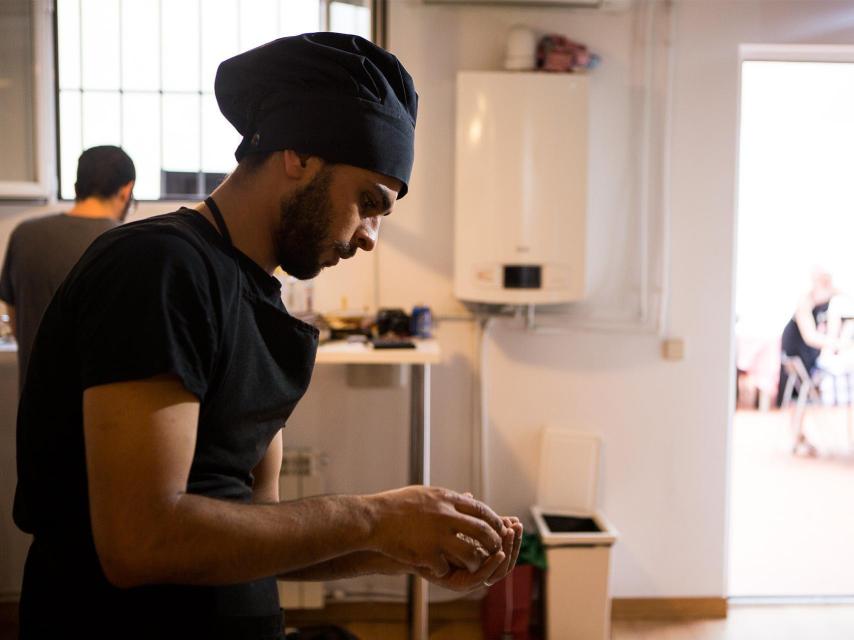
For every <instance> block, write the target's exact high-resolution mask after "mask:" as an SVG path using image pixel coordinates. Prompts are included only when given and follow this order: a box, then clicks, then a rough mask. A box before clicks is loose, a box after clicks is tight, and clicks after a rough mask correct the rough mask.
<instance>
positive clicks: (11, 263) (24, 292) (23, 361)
mask: <svg viewBox="0 0 854 640" xmlns="http://www.w3.org/2000/svg"><path fill="white" fill-rule="evenodd" d="M117 224H118V222H117V221H116V220H113V219H112V218H83V217H80V216H69V215H66V214H64V213H58V214H54V215H49V216H44V217H40V218H35V219H32V220H27V221H25V222H22V223H21V224H19V225H18V226H17V227H15V230H14V231H13V232H12V236H11V237H10V238H9V246H8V247H7V249H6V259H5V261H4V263H3V272H2V274H0V300H3V301H4V302H7V303H8V304H10V305H13V306H14V307H15V337H16V339H17V341H18V375H19V380H20V388H23V385H24V378H25V375H26V371H27V363H28V362H29V359H30V351H31V349H32V346H33V340H34V339H35V337H36V331H37V330H38V327H39V323H40V322H41V318H42V315H43V314H44V311H45V309H47V306H48V304H50V301H51V299H52V298H53V294H54V293H55V292H56V290H57V289H58V288H59V285H60V284H62V281H63V280H65V277H66V276H67V275H68V273H69V272H70V271H71V268H72V267H73V266H74V265H75V264H76V263H77V261H78V260H79V259H80V256H82V255H83V252H84V251H85V250H86V249H87V248H88V247H89V245H90V244H91V243H92V241H93V240H94V239H95V238H97V237H98V236H99V235H101V234H102V233H103V232H104V231H107V230H108V229H112V228H113V227H115V226H116V225H117Z"/></svg>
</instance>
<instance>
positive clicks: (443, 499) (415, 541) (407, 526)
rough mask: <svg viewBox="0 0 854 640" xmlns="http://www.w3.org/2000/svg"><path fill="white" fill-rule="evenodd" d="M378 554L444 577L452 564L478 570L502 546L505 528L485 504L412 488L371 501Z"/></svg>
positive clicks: (449, 493)
mask: <svg viewBox="0 0 854 640" xmlns="http://www.w3.org/2000/svg"><path fill="white" fill-rule="evenodd" d="M371 503H372V506H373V512H374V520H375V523H376V532H375V533H376V535H375V538H376V543H375V550H376V551H379V552H381V553H384V554H385V555H387V556H389V557H391V558H392V559H394V560H397V561H398V562H402V563H404V564H406V565H409V566H412V567H415V568H420V569H427V570H428V571H430V572H431V573H432V574H433V575H436V576H443V575H445V574H446V573H448V571H449V570H450V564H449V563H453V564H454V565H456V566H460V567H465V568H467V569H468V570H469V571H472V572H474V571H477V570H478V569H479V568H480V566H481V563H482V562H483V552H482V550H481V549H480V548H479V547H478V546H476V545H475V544H471V543H469V542H467V541H466V540H464V539H461V538H460V537H458V536H457V533H462V534H463V535H464V536H467V537H468V538H471V539H473V540H475V541H477V543H478V544H479V545H480V546H481V547H482V548H483V549H485V550H486V551H487V552H488V553H489V554H490V555H491V554H494V553H495V552H497V551H499V550H500V549H501V547H502V539H503V537H504V536H505V529H506V527H505V526H504V523H503V522H502V520H501V518H499V517H498V515H496V513H495V512H494V511H493V510H492V509H490V508H489V507H487V506H486V505H485V504H483V503H482V502H478V501H477V500H475V499H474V498H471V497H469V496H464V495H461V494H459V493H455V492H453V491H449V490H447V489H442V488H439V487H423V486H410V487H404V488H402V489H395V490H393V491H386V492H384V493H380V494H376V495H374V496H371Z"/></svg>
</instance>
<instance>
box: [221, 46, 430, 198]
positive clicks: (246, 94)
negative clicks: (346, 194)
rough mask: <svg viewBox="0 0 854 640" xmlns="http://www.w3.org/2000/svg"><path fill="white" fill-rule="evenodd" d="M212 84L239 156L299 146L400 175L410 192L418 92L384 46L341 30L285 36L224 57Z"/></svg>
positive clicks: (336, 159) (326, 157)
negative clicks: (239, 137)
mask: <svg viewBox="0 0 854 640" xmlns="http://www.w3.org/2000/svg"><path fill="white" fill-rule="evenodd" d="M214 90H215V92H216V99H217V102H218V103H219V108H220V111H222V113H223V115H224V116H225V117H226V118H227V119H228V121H229V122H231V124H233V125H234V127H235V128H236V129H237V130H238V131H239V132H240V134H241V135H242V136H243V141H242V142H241V143H240V146H238V147H237V151H235V154H234V155H235V157H236V158H237V161H238V162H239V161H240V160H241V159H242V158H243V157H244V156H246V155H248V154H250V153H261V152H269V151H279V150H282V149H293V150H294V151H298V152H300V153H308V154H311V155H315V156H318V157H320V158H323V159H324V160H326V161H328V162H333V163H344V164H350V165H353V166H356V167H362V168H364V169H369V170H371V171H376V172H378V173H382V174H384V175H387V176H391V177H393V178H397V179H398V180H400V181H401V182H402V183H403V188H402V189H401V191H400V193H399V194H398V198H402V197H403V196H404V195H405V194H406V191H407V183H408V182H409V174H410V172H411V171H412V161H413V155H414V148H413V142H414V138H415V118H416V114H417V110H418V94H416V93H415V85H414V84H413V83H412V78H411V77H410V75H409V74H408V73H407V72H406V69H404V68H403V65H402V64H400V62H399V61H398V59H397V58H396V57H395V56H393V55H392V54H391V53H389V52H388V51H386V50H385V49H382V48H380V47H378V46H377V45H375V44H373V43H372V42H369V41H368V40H365V39H364V38H360V37H359V36H354V35H347V34H343V33H329V32H323V33H305V34H303V35H301V36H292V37H288V38H279V39H278V40H274V41H272V42H268V43H267V44H265V45H262V46H260V47H258V48H256V49H252V50H250V51H247V52H245V53H241V54H239V55H237V56H234V57H233V58H229V59H228V60H226V61H225V62H223V63H222V64H220V65H219V69H218V70H217V74H216V82H215V83H214Z"/></svg>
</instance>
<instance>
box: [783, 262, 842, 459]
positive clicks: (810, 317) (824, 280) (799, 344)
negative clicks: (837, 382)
mask: <svg viewBox="0 0 854 640" xmlns="http://www.w3.org/2000/svg"><path fill="white" fill-rule="evenodd" d="M838 293H839V291H838V289H837V288H836V287H835V286H834V284H833V276H832V275H831V274H830V273H829V272H828V271H827V270H826V269H823V268H821V267H815V268H813V272H812V286H811V287H810V290H809V291H808V292H807V293H806V294H805V295H804V296H802V297H801V299H800V300H799V301H798V306H797V308H796V309H795V314H794V315H793V316H792V318H791V319H790V320H789V322H788V323H787V324H786V327H785V328H784V329H783V338H782V344H781V347H782V351H783V354H784V355H785V356H788V357H793V356H797V357H798V358H800V359H801V362H803V364H804V368H805V369H806V372H807V374H808V375H810V376H812V375H813V373H815V371H816V366H817V362H818V359H819V356H820V355H821V354H822V352H825V353H834V352H836V351H838V350H839V349H840V348H841V347H842V346H843V345H842V341H841V340H840V339H839V337H838V334H837V332H834V333H829V332H828V321H829V315H828V309H829V307H830V301H831V300H832V299H833V297H834V296H836V295H837V294H838ZM830 324H834V323H833V322H831V323H830ZM787 378H788V376H787V375H786V372H785V369H784V367H781V368H780V384H779V386H778V391H777V404H778V406H780V405H782V403H783V400H784V398H783V393H784V390H785V388H786V381H787ZM799 447H804V448H806V450H807V451H808V452H809V453H814V452H815V447H813V445H812V444H810V442H809V441H808V440H807V439H806V436H805V435H804V433H803V430H801V431H800V432H799V433H798V435H797V442H796V443H795V450H796V451H797V450H798V448H799Z"/></svg>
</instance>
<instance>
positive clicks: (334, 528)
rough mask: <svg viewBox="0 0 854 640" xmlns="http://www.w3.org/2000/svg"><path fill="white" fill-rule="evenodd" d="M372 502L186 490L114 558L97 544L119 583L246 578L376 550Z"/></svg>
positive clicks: (221, 581) (358, 498)
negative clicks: (272, 500) (244, 497)
mask: <svg viewBox="0 0 854 640" xmlns="http://www.w3.org/2000/svg"><path fill="white" fill-rule="evenodd" d="M369 500H370V498H368V497H363V496H319V497H315V498H307V499H304V500H297V501H293V502H283V503H280V504H275V505H259V504H242V503H235V502H227V501H223V500H215V499H212V498H207V497H204V496H197V495H192V494H183V495H181V496H180V497H179V498H178V499H176V500H175V501H174V503H173V504H172V505H171V507H170V508H169V510H168V512H162V513H161V514H159V515H160V517H159V518H157V521H156V524H155V525H154V526H151V527H145V529H147V530H148V532H149V533H148V534H146V535H145V536H144V535H141V534H137V535H134V533H133V532H130V531H128V532H126V535H123V536H122V539H123V540H125V541H126V542H130V543H131V544H132V545H133V548H130V549H128V548H125V549H117V547H120V546H122V545H118V544H113V545H109V544H108V545H106V548H108V549H110V548H112V550H113V554H112V555H113V556H115V557H111V554H110V553H107V554H106V556H107V557H104V555H105V554H102V553H101V548H102V545H98V548H99V555H101V556H102V557H101V561H102V564H103V565H104V569H105V572H106V573H107V575H108V577H110V578H111V579H112V581H113V582H115V583H116V584H117V585H118V586H125V587H129V586H137V585H143V584H153V583H180V584H199V585H215V584H230V583H239V582H247V581H250V580H254V579H259V578H263V577H268V576H272V575H279V574H286V573H289V572H293V571H297V570H300V569H304V568H306V567H310V566H315V565H319V564H321V563H324V562H328V561H330V560H332V559H333V558H336V557H338V556H341V555H346V554H352V553H354V552H359V551H365V550H371V549H372V546H371V545H372V536H373V529H374V523H373V516H372V513H371V509H370V506H369ZM129 526H131V524H130V523H129ZM146 537H147V539H146ZM98 542H99V541H98V540H97V537H96V544H97V543H98Z"/></svg>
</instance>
